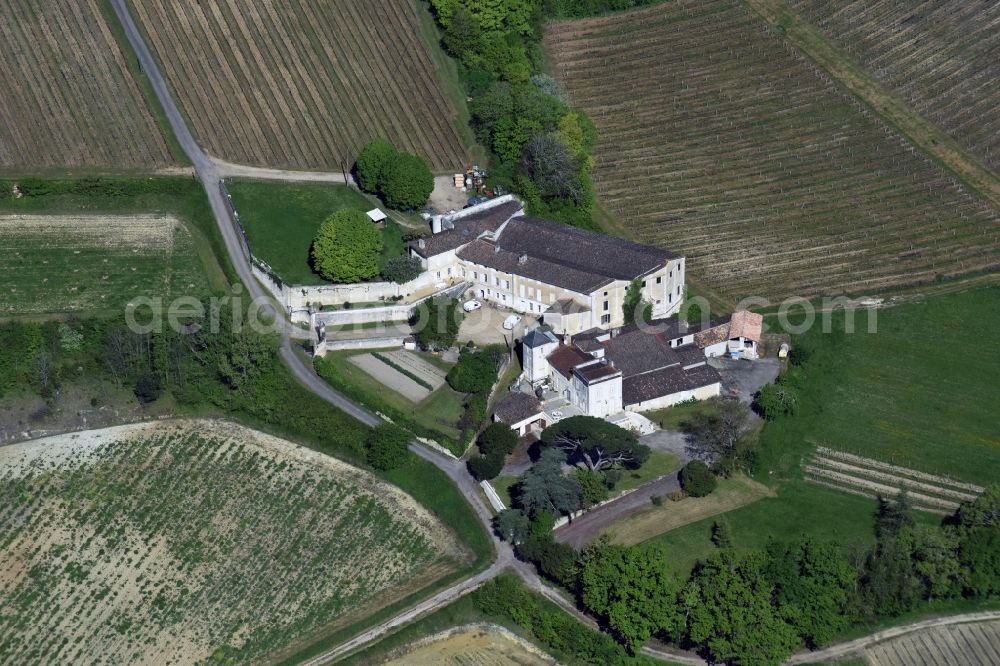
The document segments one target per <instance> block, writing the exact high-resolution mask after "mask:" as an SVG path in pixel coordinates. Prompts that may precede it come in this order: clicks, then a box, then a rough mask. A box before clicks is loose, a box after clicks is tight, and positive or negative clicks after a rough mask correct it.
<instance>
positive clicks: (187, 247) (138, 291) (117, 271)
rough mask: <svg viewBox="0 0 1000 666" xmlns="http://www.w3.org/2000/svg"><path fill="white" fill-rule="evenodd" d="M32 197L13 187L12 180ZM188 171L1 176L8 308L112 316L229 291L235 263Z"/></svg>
mask: <svg viewBox="0 0 1000 666" xmlns="http://www.w3.org/2000/svg"><path fill="white" fill-rule="evenodd" d="M15 183H18V184H19V185H20V186H22V187H23V188H24V189H25V196H23V197H20V198H17V197H14V196H12V195H11V192H12V188H13V185H14V184H15ZM220 249H221V239H220V237H219V234H218V229H217V228H216V226H215V223H214V220H213V219H212V215H211V210H210V209H209V208H208V202H207V200H206V198H205V194H204V192H203V191H202V190H201V187H200V185H199V184H198V183H197V182H195V181H192V180H189V179H184V178H147V179H114V178H107V179H83V180H56V181H45V182H44V183H40V181H31V180H30V179H29V180H21V181H15V180H7V181H0V316H3V315H45V314H65V313H72V314H107V313H115V312H119V311H121V308H122V307H123V306H124V304H125V303H126V302H127V301H129V300H131V299H133V298H135V297H137V296H151V297H162V298H164V300H169V299H170V298H173V297H176V296H180V295H191V296H196V297H198V296H203V295H205V294H206V293H207V292H210V291H211V292H220V291H223V290H224V289H225V288H226V286H227V284H228V282H227V272H229V271H231V267H230V266H229V265H228V264H226V265H225V266H220V264H219V261H218V260H217V259H216V256H222V257H225V256H226V255H225V253H224V252H221V253H220Z"/></svg>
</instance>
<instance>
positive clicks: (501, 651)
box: [382, 624, 557, 666]
mask: <svg viewBox="0 0 1000 666" xmlns="http://www.w3.org/2000/svg"><path fill="white" fill-rule="evenodd" d="M382 663H383V664H392V665H393V666H424V665H426V666H437V665H438V664H454V665H455V666H458V665H460V664H461V665H462V666H501V665H502V664H521V665H522V666H543V665H545V664H555V663H557V662H556V660H555V659H553V658H552V657H550V656H549V655H547V654H545V653H544V652H542V651H541V650H539V649H538V648H536V647H535V646H534V645H532V644H531V643H528V642H527V641H525V640H524V639H522V638H520V637H519V636H516V635H514V634H513V633H511V632H510V631H507V630H506V629H504V628H503V627H498V626H496V625H490V624H470V625H466V626H464V627H456V628H454V629H449V630H448V631H445V632H442V633H440V634H435V635H433V636H428V637H427V638H425V639H423V640H421V641H418V642H416V643H413V644H412V645H409V646H407V647H406V648H403V649H402V650H401V651H400V652H399V653H398V654H397V655H395V656H393V657H390V658H389V659H388V660H386V661H384V662H382Z"/></svg>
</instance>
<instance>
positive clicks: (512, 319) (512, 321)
mask: <svg viewBox="0 0 1000 666" xmlns="http://www.w3.org/2000/svg"><path fill="white" fill-rule="evenodd" d="M519 321H521V318H520V317H518V316H517V315H511V316H509V317H507V318H506V319H504V320H503V327H504V328H505V329H507V330H508V331H513V330H514V327H515V326H517V322H519Z"/></svg>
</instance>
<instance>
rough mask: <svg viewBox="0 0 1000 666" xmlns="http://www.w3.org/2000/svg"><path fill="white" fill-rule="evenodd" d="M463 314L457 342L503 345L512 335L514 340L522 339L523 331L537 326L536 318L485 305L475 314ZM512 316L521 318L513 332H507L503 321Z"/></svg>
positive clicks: (463, 301)
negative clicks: (515, 315) (469, 341)
mask: <svg viewBox="0 0 1000 666" xmlns="http://www.w3.org/2000/svg"><path fill="white" fill-rule="evenodd" d="M466 300H468V299H463V300H462V303H465V301H466ZM464 314H465V317H464V318H463V319H462V326H461V327H460V328H459V330H458V340H459V342H465V341H466V340H472V341H473V342H474V343H476V344H477V345H492V344H503V343H504V342H505V340H506V341H509V340H510V339H511V336H512V335H513V337H514V339H520V338H522V337H524V331H525V329H527V328H531V327H533V326H535V325H537V324H538V319H537V318H536V317H530V316H528V315H522V314H518V313H515V312H511V311H510V310H498V309H496V308H493V307H490V306H489V305H486V304H483V307H482V308H480V309H479V310H476V311H475V312H466V313H464ZM512 314H517V315H518V316H519V317H521V321H519V322H518V323H517V325H516V326H515V327H514V330H513V331H508V330H506V329H504V327H503V321H504V319H506V318H507V317H509V316H510V315H512ZM505 336H506V337H505Z"/></svg>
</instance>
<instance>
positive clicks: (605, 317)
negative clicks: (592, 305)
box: [601, 314, 611, 324]
mask: <svg viewBox="0 0 1000 666" xmlns="http://www.w3.org/2000/svg"><path fill="white" fill-rule="evenodd" d="M601 323H602V324H610V323H611V315H609V314H606V315H601Z"/></svg>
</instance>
